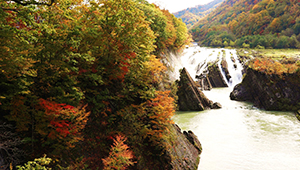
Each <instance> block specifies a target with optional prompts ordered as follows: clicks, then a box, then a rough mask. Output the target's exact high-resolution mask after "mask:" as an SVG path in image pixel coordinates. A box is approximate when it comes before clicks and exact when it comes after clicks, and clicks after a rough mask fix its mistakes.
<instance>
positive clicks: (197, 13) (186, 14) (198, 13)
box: [174, 0, 224, 29]
mask: <svg viewBox="0 0 300 170" xmlns="http://www.w3.org/2000/svg"><path fill="white" fill-rule="evenodd" d="M223 1H224V0H214V1H212V2H210V3H208V4H205V5H198V6H195V7H193V8H187V9H184V10H182V11H178V12H175V13H174V15H175V17H177V18H181V19H182V21H183V22H184V23H185V24H186V26H187V28H188V29H189V28H191V27H192V26H193V25H194V24H196V23H197V22H198V21H200V19H201V18H203V17H205V16H206V15H207V14H209V13H210V12H212V11H213V10H215V8H216V7H218V6H219V5H221V4H222V2H223Z"/></svg>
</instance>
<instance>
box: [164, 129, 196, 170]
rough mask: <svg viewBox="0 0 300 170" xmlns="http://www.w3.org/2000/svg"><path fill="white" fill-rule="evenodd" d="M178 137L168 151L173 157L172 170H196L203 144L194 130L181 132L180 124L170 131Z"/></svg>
mask: <svg viewBox="0 0 300 170" xmlns="http://www.w3.org/2000/svg"><path fill="white" fill-rule="evenodd" d="M170 132H171V133H172V134H174V137H176V140H175V142H173V144H172V145H173V146H172V147H170V149H169V150H168V151H167V154H168V155H170V157H171V163H170V164H171V168H170V169H172V170H194V169H197V167H198V165H199V160H200V157H199V155H200V154H201V152H202V146H201V143H200V141H199V140H198V138H197V136H196V135H195V134H194V133H193V132H192V131H188V132H186V131H184V132H183V133H182V132H181V129H180V128H179V127H178V125H176V124H174V128H173V129H171V131H170Z"/></svg>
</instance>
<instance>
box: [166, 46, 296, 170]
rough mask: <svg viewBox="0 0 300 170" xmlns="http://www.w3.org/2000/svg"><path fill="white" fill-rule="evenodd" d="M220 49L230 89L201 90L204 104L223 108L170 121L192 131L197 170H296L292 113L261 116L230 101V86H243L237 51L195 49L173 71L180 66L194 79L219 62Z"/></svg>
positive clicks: (248, 106)
mask: <svg viewBox="0 0 300 170" xmlns="http://www.w3.org/2000/svg"><path fill="white" fill-rule="evenodd" d="M222 50H224V53H225V54H224V55H225V58H226V61H227V64H228V72H229V74H230V75H231V79H230V80H229V81H228V85H229V88H213V89H212V90H211V91H204V94H205V95H206V96H207V97H208V98H209V99H211V100H212V101H214V102H219V103H221V104H222V106H223V107H222V109H218V110H205V111H201V112H177V113H176V115H175V116H174V117H173V120H174V122H176V124H178V125H179V126H180V127H181V129H182V130H192V131H193V132H194V134H196V135H197V137H198V138H199V140H200V142H201V144H202V147H203V151H202V154H201V158H200V164H199V167H198V170H223V169H226V170H227V169H229V170H236V169H238V170H240V169H242V170H253V169H255V170H271V169H272V170H283V169H288V170H298V169H299V160H300V123H299V121H298V120H297V118H296V117H295V116H294V114H293V113H291V112H272V111H264V110H260V109H257V108H255V107H253V105H252V104H251V103H246V102H238V101H232V100H230V99H229V94H230V92H231V90H232V87H234V86H235V85H236V84H238V83H239V82H241V81H242V69H243V67H242V65H241V64H240V63H239V62H238V57H237V55H236V50H232V49H212V48H200V47H198V46H194V47H190V48H188V49H186V50H185V51H184V54H183V55H182V57H181V60H179V59H180V58H179V57H177V58H178V63H177V64H174V63H173V64H172V65H173V66H175V65H177V66H176V68H175V67H174V68H175V70H177V72H178V70H179V69H181V68H182V67H185V68H186V69H187V70H188V71H189V72H190V74H191V76H192V77H193V78H195V75H198V74H200V73H201V72H202V71H203V70H204V68H205V66H206V65H207V63H208V62H210V61H216V60H219V61H220V60H221V59H222V58H221V57H223V56H224V55H223V51H222ZM222 55H223V56H222ZM201 66H202V67H201ZM218 66H219V68H220V65H218ZM220 69H221V68H220ZM223 76H224V75H223ZM178 78H179V76H178V77H177V79H178ZM224 79H225V78H224Z"/></svg>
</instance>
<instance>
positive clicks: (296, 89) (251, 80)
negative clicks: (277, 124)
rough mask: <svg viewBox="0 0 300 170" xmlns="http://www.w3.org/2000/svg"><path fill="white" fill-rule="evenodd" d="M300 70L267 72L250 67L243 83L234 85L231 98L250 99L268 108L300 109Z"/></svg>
mask: <svg viewBox="0 0 300 170" xmlns="http://www.w3.org/2000/svg"><path fill="white" fill-rule="evenodd" d="M299 75H300V72H299V71H298V72H296V73H293V74H283V75H276V74H272V75H269V74H265V73H263V72H259V71H256V70H253V69H252V68H248V69H247V72H246V76H245V77H244V79H243V81H242V83H241V84H238V85H237V86H235V87H234V90H233V91H232V92H231V94H230V99H231V100H238V101H250V102H253V103H254V105H255V106H257V107H259V108H263V109H266V110H279V111H280V110H288V111H296V110H298V109H300V76H299Z"/></svg>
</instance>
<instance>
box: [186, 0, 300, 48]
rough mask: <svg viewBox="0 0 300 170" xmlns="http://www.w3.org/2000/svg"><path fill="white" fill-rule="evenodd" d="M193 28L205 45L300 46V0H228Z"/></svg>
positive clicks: (244, 46) (248, 46) (196, 37)
mask: <svg viewBox="0 0 300 170" xmlns="http://www.w3.org/2000/svg"><path fill="white" fill-rule="evenodd" d="M190 32H191V33H192V35H193V38H194V39H195V40H196V41H199V42H200V44H201V45H204V46H212V47H228V46H231V47H242V48H259V49H263V48H300V1H299V0H239V1H237V0H227V1H225V2H223V4H222V5H220V6H219V7H218V8H217V9H216V10H214V11H213V12H212V13H210V14H209V15H207V16H206V17H205V18H204V19H202V20H201V21H199V22H198V23H196V24H195V25H194V26H193V27H192V28H191V30H190Z"/></svg>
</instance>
